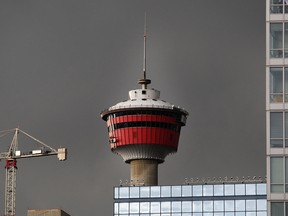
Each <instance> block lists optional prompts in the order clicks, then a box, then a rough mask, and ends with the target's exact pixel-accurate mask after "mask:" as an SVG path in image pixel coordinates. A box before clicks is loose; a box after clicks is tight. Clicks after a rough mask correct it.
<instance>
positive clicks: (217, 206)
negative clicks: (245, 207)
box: [214, 200, 224, 211]
mask: <svg viewBox="0 0 288 216" xmlns="http://www.w3.org/2000/svg"><path fill="white" fill-rule="evenodd" d="M214 211H224V201H223V200H215V201H214Z"/></svg>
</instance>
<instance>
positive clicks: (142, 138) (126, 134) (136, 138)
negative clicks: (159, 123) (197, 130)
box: [114, 127, 180, 148]
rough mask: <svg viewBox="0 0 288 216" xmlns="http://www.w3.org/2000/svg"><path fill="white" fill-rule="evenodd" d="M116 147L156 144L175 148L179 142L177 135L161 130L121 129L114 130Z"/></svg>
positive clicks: (143, 128) (142, 128)
mask: <svg viewBox="0 0 288 216" xmlns="http://www.w3.org/2000/svg"><path fill="white" fill-rule="evenodd" d="M114 134H115V138H116V140H117V142H116V145H117V146H120V145H129V144H147V145H149V144H152V145H153V144H158V145H167V146H172V147H176V148H177V146H178V142H179V135H180V134H179V133H178V132H177V131H171V130H169V129H163V128H148V127H138V128H121V129H117V130H115V133H114Z"/></svg>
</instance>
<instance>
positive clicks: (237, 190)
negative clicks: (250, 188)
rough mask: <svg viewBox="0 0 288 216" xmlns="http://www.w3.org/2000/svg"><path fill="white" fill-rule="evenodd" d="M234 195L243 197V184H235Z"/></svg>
mask: <svg viewBox="0 0 288 216" xmlns="http://www.w3.org/2000/svg"><path fill="white" fill-rule="evenodd" d="M235 195H245V185H244V184H235Z"/></svg>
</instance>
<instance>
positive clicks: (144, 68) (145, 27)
mask: <svg viewBox="0 0 288 216" xmlns="http://www.w3.org/2000/svg"><path fill="white" fill-rule="evenodd" d="M146 37H147V22H146V13H145V20H144V55H143V75H144V79H146Z"/></svg>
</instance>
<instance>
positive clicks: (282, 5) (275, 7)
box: [270, 0, 288, 14]
mask: <svg viewBox="0 0 288 216" xmlns="http://www.w3.org/2000/svg"><path fill="white" fill-rule="evenodd" d="M270 13H271V14H283V13H288V1H287V0H283V1H279V0H270Z"/></svg>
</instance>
